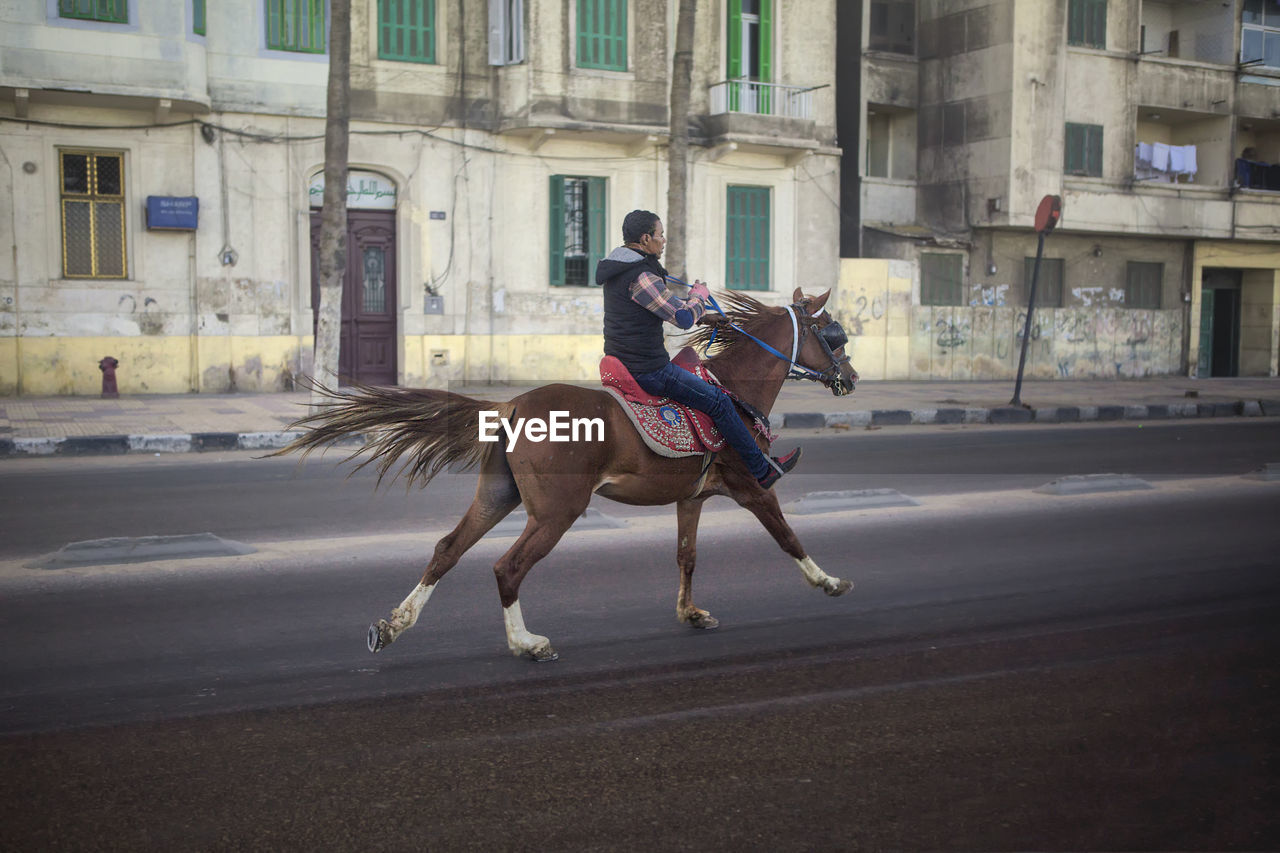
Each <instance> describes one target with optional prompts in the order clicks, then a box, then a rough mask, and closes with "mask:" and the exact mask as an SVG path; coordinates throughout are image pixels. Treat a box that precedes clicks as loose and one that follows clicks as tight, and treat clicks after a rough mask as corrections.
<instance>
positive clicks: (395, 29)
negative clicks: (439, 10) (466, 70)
mask: <svg viewBox="0 0 1280 853" xmlns="http://www.w3.org/2000/svg"><path fill="white" fill-rule="evenodd" d="M435 27H436V4H435V0H378V58H379V59H394V60H397V61H400V62H425V63H434V62H435V61H436V34H435Z"/></svg>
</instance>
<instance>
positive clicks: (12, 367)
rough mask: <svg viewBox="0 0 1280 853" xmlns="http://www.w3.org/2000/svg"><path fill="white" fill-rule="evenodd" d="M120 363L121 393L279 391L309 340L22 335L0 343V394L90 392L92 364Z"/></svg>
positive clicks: (304, 356)
mask: <svg viewBox="0 0 1280 853" xmlns="http://www.w3.org/2000/svg"><path fill="white" fill-rule="evenodd" d="M106 356H112V357H113V358H115V359H117V360H118V361H119V362H120V366H119V367H118V368H117V369H116V385H117V387H118V388H119V390H120V393H121V394H185V393H189V392H193V391H197V392H204V393H218V392H228V391H281V390H285V389H288V388H292V382H293V377H294V376H295V375H296V374H297V373H299V372H301V371H302V367H303V365H304V364H308V365H309V363H310V359H311V341H310V339H309V338H301V339H300V338H297V337H293V336H278V337H251V336H241V337H233V336H225V337H218V338H208V337H206V338H199V339H197V343H196V352H195V353H194V354H193V352H192V339H191V338H190V337H186V336H184V337H161V336H154V335H145V336H138V337H84V338H71V337H24V338H5V339H3V345H2V346H0V393H5V394H15V393H16V394H26V395H34V396H46V395H96V394H99V393H101V391H102V372H101V371H100V370H99V369H98V362H99V360H101V359H102V358H104V357H106Z"/></svg>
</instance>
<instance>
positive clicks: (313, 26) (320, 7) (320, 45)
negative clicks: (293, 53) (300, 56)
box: [304, 0, 329, 53]
mask: <svg viewBox="0 0 1280 853" xmlns="http://www.w3.org/2000/svg"><path fill="white" fill-rule="evenodd" d="M326 6H327V4H326V3H325V0H310V8H309V9H308V10H307V26H308V28H309V29H310V37H309V38H308V40H307V43H306V45H305V46H304V47H305V49H306V50H307V51H309V52H311V53H324V52H325V51H326V50H327V49H328V46H329V44H328V40H327V39H325V33H324V13H325V8H326Z"/></svg>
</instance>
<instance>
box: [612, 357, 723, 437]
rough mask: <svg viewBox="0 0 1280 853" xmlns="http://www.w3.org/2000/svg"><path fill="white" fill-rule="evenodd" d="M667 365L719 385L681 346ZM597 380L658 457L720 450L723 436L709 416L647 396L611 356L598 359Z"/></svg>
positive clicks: (668, 401) (666, 399)
mask: <svg viewBox="0 0 1280 853" xmlns="http://www.w3.org/2000/svg"><path fill="white" fill-rule="evenodd" d="M671 362H672V364H674V365H675V366H676V367H680V368H683V369H684V370H688V371H689V372H690V373H692V374H694V375H695V376H697V377H698V378H700V379H703V380H706V381H707V382H710V383H711V384H712V385H716V386H719V385H720V382H719V380H717V379H716V378H715V376H714V375H713V374H712V373H711V371H710V370H707V368H706V367H705V366H704V365H703V364H702V362H701V360H699V358H698V356H697V353H695V352H694V351H693V348H692V347H685V348H684V349H683V350H681V351H680V353H679V354H678V355H676V357H675V358H673V359H672V360H671ZM600 381H601V383H603V384H604V389H605V390H606V391H608V392H609V393H611V394H612V395H613V396H614V397H615V398H616V399H617V401H618V403H619V405H621V406H622V410H623V411H624V412H626V413H627V417H629V418H630V419H631V422H632V423H633V424H635V427H636V429H637V430H638V431H639V432H640V437H641V438H643V439H644V442H645V444H647V445H648V446H649V449H650V450H652V451H653V452H655V453H657V454H659V455H660V456H671V457H676V456H696V455H698V454H700V453H707V452H713V453H714V452H716V451H718V450H720V449H721V448H722V447H724V436H722V435H721V434H720V433H719V431H718V430H717V429H716V428H715V425H714V424H713V423H712V421H711V416H710V415H707V414H705V413H704V412H699V411H698V410H697V409H691V408H689V407H688V406H685V405H683V404H681V403H677V402H676V401H674V400H672V399H671V398H670V397H655V396H654V395H652V394H650V393H648V392H647V391H645V390H644V389H643V388H641V387H640V386H639V384H637V383H636V380H635V379H634V378H633V377H632V376H631V371H629V370H627V368H626V366H625V365H623V363H622V362H621V361H618V359H616V358H614V357H613V356H611V355H606V356H605V357H604V358H603V359H601V360H600Z"/></svg>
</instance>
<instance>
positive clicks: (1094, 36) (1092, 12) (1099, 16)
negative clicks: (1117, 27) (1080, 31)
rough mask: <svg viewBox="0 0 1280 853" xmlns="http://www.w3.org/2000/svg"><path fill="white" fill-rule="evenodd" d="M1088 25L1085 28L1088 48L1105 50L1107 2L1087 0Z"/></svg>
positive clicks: (1104, 0)
mask: <svg viewBox="0 0 1280 853" xmlns="http://www.w3.org/2000/svg"><path fill="white" fill-rule="evenodd" d="M1087 6H1088V8H1089V25H1088V26H1087V27H1086V28H1085V39H1086V41H1087V43H1088V44H1089V46H1090V47H1097V48H1102V49H1106V46H1107V0H1089V2H1088V3H1087Z"/></svg>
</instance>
